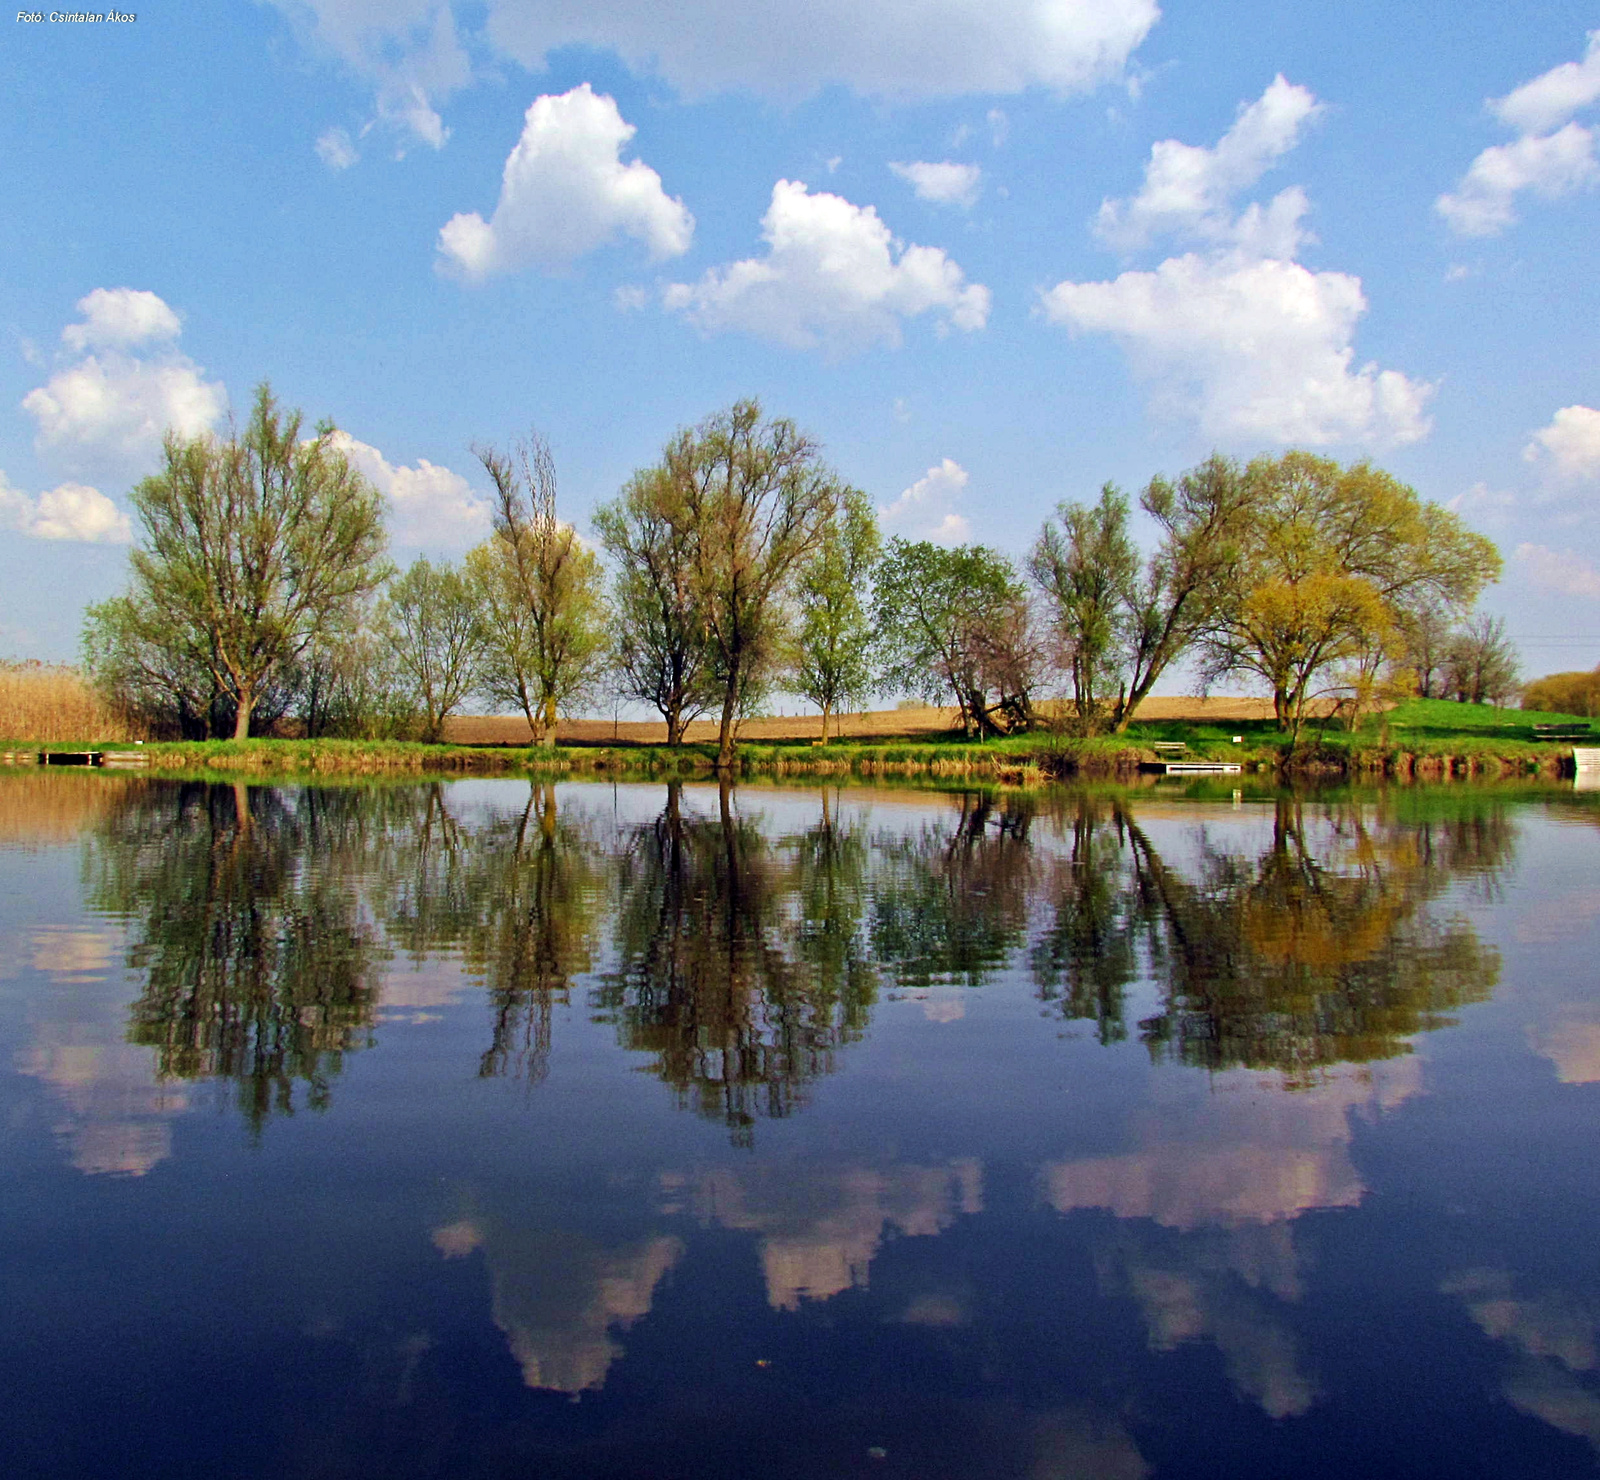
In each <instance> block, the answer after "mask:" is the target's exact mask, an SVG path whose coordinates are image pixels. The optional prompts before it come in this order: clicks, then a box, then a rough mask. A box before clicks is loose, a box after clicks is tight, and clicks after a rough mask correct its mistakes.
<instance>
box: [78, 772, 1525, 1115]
mask: <svg viewBox="0 0 1600 1480" xmlns="http://www.w3.org/2000/svg"><path fill="white" fill-rule="evenodd" d="M836 810H837V809H836V805H835V803H834V802H833V801H832V799H831V798H828V797H824V799H823V803H822V808H821V812H820V815H819V816H818V817H817V818H816V820H815V821H814V822H813V823H812V824H811V825H810V826H808V827H806V828H805V829H803V830H801V831H797V832H794V833H791V834H788V835H773V834H772V833H770V832H768V831H766V830H764V829H763V827H762V825H761V824H760V822H759V821H753V820H751V819H750V818H749V817H748V816H742V815H740V814H739V813H737V812H736V810H735V808H734V806H733V801H732V797H731V795H730V793H729V792H728V791H727V790H726V789H725V790H723V791H722V793H721V794H720V796H718V798H717V805H716V809H715V811H714V812H713V813H711V814H710V815H703V814H701V813H697V812H695V811H693V810H692V809H689V808H687V807H686V806H685V805H684V797H683V795H682V792H681V789H680V788H679V787H677V786H675V785H674V786H670V787H669V788H668V789H667V794H666V798H665V802H664V805H663V808H662V811H661V813H660V815H659V816H658V817H657V818H656V819H655V820H654V821H653V822H652V823H650V824H648V825H645V826H640V827H631V828H629V827H623V828H620V829H618V830H616V831H608V830H605V829H602V828H601V827H599V826H598V825H596V823H595V822H594V821H593V820H592V819H591V818H589V817H588V816H586V815H585V814H584V812H583V811H582V810H581V809H579V808H574V807H570V806H567V807H563V806H558V802H557V794H556V791H555V789H554V788H553V787H549V786H534V787H531V788H530V790H529V793H528V796H527V799H526V802H525V804H524V805H523V806H521V807H520V808H518V809H515V810H512V811H510V812H506V813H497V814H494V815H492V816H490V817H489V818H487V819H485V820H480V821H474V822H471V823H468V822H464V821H462V820H461V819H460V818H458V817H457V816H456V815H455V814H454V813H453V812H452V810H451V806H450V795H449V791H448V788H446V787H444V786H441V785H432V786H419V787H406V788H392V789H385V788H378V789H372V790H364V789H353V788H352V789H328V790H312V789H306V790H296V791H280V790H272V789H264V788H263V789H249V790H247V789H245V788H243V787H236V788H228V787H208V786H204V785H198V784H194V785H189V784H185V785H181V786H167V785H161V784H146V785H142V786H139V787H137V788H135V789H133V790H132V791H131V792H130V794H129V796H128V798H127V800H126V801H125V802H124V803H123V804H122V805H121V806H120V807H119V808H118V810H117V811H116V812H115V813H114V814H113V815H112V816H111V817H110V818H109V820H108V821H107V822H106V823H105V824H104V825H103V826H102V827H101V829H100V830H99V832H98V834H97V842H96V845H95V847H94V848H93V850H92V854H91V875H92V897H93V899H94V901H95V903H96V904H97V905H98V906H99V907H100V908H101V909H104V910H107V911H110V912H113V913H116V914H119V915H122V916H125V917H128V918H131V919H133V920H135V921H136V922H137V924H136V926H135V944H134V946H133V948H132V952H131V964H132V965H133V966H134V967H135V968H136V969H138V970H139V971H141V972H143V973H144V988H143V991H142V992H141V995H140V997H139V998H138V1000H137V1001H136V1002H135V1004H134V1005H133V1008H132V1011H131V1026H130V1037H131V1038H132V1039H133V1041H136V1042H139V1043H145V1044H149V1045H151V1046H153V1047H155V1048H156V1049H157V1051H158V1063H159V1066H160V1069H161V1072H162V1073H163V1074H165V1075H171V1076H177V1077H183V1078H201V1077H213V1076H217V1077H226V1078H232V1079H234V1080H236V1081H237V1082H238V1083H239V1085H240V1095H241V1100H242V1102H243V1103H244V1105H245V1106H246V1108H247V1109H248V1111H249V1113H250V1114H251V1115H252V1117H254V1118H256V1119H260V1118H263V1117H265V1116H266V1115H268V1114H270V1113H271V1112H272V1111H273V1110H275V1109H288V1108H290V1106H291V1103H292V1097H293V1086H294V1084H295V1082H296V1081H302V1082H304V1083H305V1084H306V1085H307V1086H308V1099H309V1101H310V1103H312V1104H320V1103H322V1102H323V1101H324V1100H325V1098H326V1095H327V1089H328V1080H329V1076H330V1075H331V1074H333V1073H335V1072H337V1070H338V1068H339V1066H340V1063H341V1061H342V1056H343V1054H344V1053H346V1052H348V1051H350V1050H351V1049H353V1048H356V1047H359V1046H362V1045H363V1044H364V1043H366V1042H367V1041H369V1038H370V1031H371V1026H372V1023H373V1020H374V1015H375V1012H376V1010H377V1007H378V1005H379V1000H380V988H381V981H382V973H383V968H382V963H383V961H384V960H385V959H386V955H387V951H388V949H390V948H392V949H394V950H398V951H400V952H403V953H405V954H408V955H410V956H411V957H413V959H416V960H418V961H421V960H422V959H424V958H426V957H430V956H434V955H438V954H445V955H450V956H454V957H455V958H456V959H458V960H459V961H460V962H461V963H462V964H463V965H464V967H465V969H466V972H467V974H468V975H469V976H470V977H472V978H475V979H477V980H479V981H481V982H482V984H483V985H484V987H485V989H486V991H487V993H488V998H489V1004H490V1007H491V1028H490V1034H489V1043H488V1047H487V1049H486V1050H485V1052H484V1054H483V1057H482V1060H481V1064H480V1072H481V1073H483V1074H484V1075H491V1076H492V1075H501V1074H517V1075H521V1076H524V1077H526V1078H527V1079H529V1080H530V1081H536V1080H538V1079H539V1078H541V1077H542V1076H543V1074H544V1072H545V1068H546V1064H547V1060H548V1055H549V1051H550V1035H551V1022H552V1017H553V1014H554V1011H555V1009H556V1008H557V1007H558V1006H560V1005H561V1004H564V1003H566V1002H568V1001H569V1000H570V993H571V989H572V984H573V982H574V980H575V979H583V978H587V979H588V986H589V993H590V997H589V1004H590V1006H591V1007H592V1008H593V1009H594V1010H595V1011H596V1013H597V1014H598V1016H599V1018H600V1019H601V1020H602V1021H605V1022H608V1023H610V1024H611V1025H612V1026H613V1028H614V1029H615V1032H616V1034H617V1039H618V1042H619V1043H620V1044H621V1045H622V1046H623V1047H624V1048H626V1049H629V1050H631V1051H635V1052H642V1053H645V1054H648V1055H649V1056H650V1063H651V1069H652V1071H653V1072H654V1073H655V1074H656V1075H657V1076H658V1077H660V1078H661V1079H662V1080H663V1081H664V1082H666V1083H667V1084H668V1085H670V1086H671V1087H672V1088H673V1090H674V1091H675V1093H676V1095H677V1097H678V1099H679V1101H680V1103H682V1104H684V1105H688V1106H692V1107H693V1108H695V1109H696V1110H697V1111H699V1112H700V1113H701V1114H704V1115H707V1116H709V1117H712V1118H714V1119H720V1120H723V1121H725V1122H726V1123H727V1124H728V1125H729V1126H730V1127H732V1128H733V1129H734V1132H735V1135H736V1137H739V1138H745V1137H747V1136H748V1134H749V1130H750V1127H751V1126H753V1124H754V1123H755V1121H756V1120H757V1119H759V1118H762V1117H771V1116H781V1115H784V1114H787V1113H789V1112H790V1111H791V1110H792V1109H794V1108H795V1107H797V1106H798V1105H800V1104H802V1103H804V1100H805V1097H806V1093H807V1087H808V1086H809V1085H810V1084H812V1083H813V1082H814V1081H815V1080H817V1079H818V1078H820V1077H821V1076H822V1075H824V1074H827V1073H829V1072H831V1071H832V1069H833V1067H834V1065H835V1057H836V1054H837V1051H838V1050H839V1049H840V1048H841V1047H843V1046H844V1045H846V1044H848V1043H850V1042H851V1041H853V1040H855V1039H857V1038H859V1037H860V1036H861V1034H862V1033H863V1032H864V1031H865V1028H866V1025H867V1021H868V1017H869V1013H870V1011H871V1008H872V1006H873V1004H874V1002H875V1000H876V994H877V990H878V987H879V985H880V982H887V983H891V984H894V985H897V986H902V987H911V988H921V987H927V986H931V985H933V984H939V983H942V984H954V985H967V986H978V985H981V984H982V983H984V982H985V981H987V980H989V979H990V978H991V977H992V976H994V975H995V974H996V973H998V972H1000V971H1002V970H1005V969H1009V968H1012V967H1014V966H1018V965H1022V966H1025V967H1026V969H1027V970H1028V971H1029V972H1030V973H1031V975H1032V978H1033V980H1034V983H1035V986H1036V990H1037V992H1038V994H1039V996H1040V998H1041V999H1042V1000H1043V1001H1045V1002H1047V1003H1049V1004H1051V1005H1052V1008H1053V1010H1054V1011H1056V1012H1058V1013H1059V1014H1060V1015H1061V1016H1063V1017H1065V1018H1068V1019H1075V1020H1085V1021H1089V1022H1093V1023H1094V1024H1095V1026H1096V1031H1097V1034H1098V1036H1099V1038H1100V1040H1101V1041H1102V1042H1104V1043H1111V1042H1114V1041H1117V1040H1120V1039H1123V1038H1125V1037H1126V1035H1127V1033H1128V1026H1129V1025H1128V1022H1127V1015H1126V1011H1125V1005H1124V1003H1125V997H1126V995H1127V992H1128V989H1129V988H1130V986H1132V985H1133V984H1135V983H1137V982H1139V981H1142V980H1145V979H1147V978H1148V979H1152V980H1153V981H1154V982H1155V983H1156V985H1157V987H1158V989H1159V992H1160V998H1159V1010H1158V1011H1156V1012H1155V1013H1153V1014H1152V1015H1151V1016H1149V1017H1147V1018H1145V1019H1143V1020H1142V1021H1140V1022H1139V1023H1138V1024H1137V1027H1138V1030H1139V1033H1140V1036H1141V1038H1142V1039H1143V1041H1144V1042H1145V1043H1146V1044H1148V1045H1149V1047H1150V1050H1151V1052H1152V1053H1153V1054H1156V1055H1158V1056H1162V1057H1170V1058H1172V1059H1175V1060H1177V1061H1179V1062H1183V1063H1187V1064H1192V1065H1196V1066H1201V1067H1205V1068H1208V1069H1226V1068H1231V1067H1236V1066H1245V1067H1250V1068H1259V1069H1268V1068H1270V1069H1278V1070H1282V1071H1286V1072H1287V1073H1289V1074H1290V1075H1291V1076H1293V1075H1296V1074H1300V1075H1304V1074H1307V1073H1310V1072H1313V1071H1315V1070H1317V1069H1318V1068H1320V1067H1321V1066H1324V1065H1328V1064H1332V1063H1336V1062H1341V1061H1367V1060H1371V1059H1377V1058H1385V1057H1389V1056H1392V1055H1395V1054H1398V1053H1403V1052H1404V1051H1405V1040H1406V1039H1407V1038H1408V1037H1409V1036H1410V1035H1412V1034H1415V1033H1418V1032H1421V1031H1425V1030H1427V1029H1430V1028H1433V1027H1437V1026H1439V1025H1440V1024H1441V1023H1443V1022H1445V1021H1447V1017H1446V1014H1448V1013H1449V1012H1451V1011H1452V1010H1454V1009H1455V1008H1457V1007H1459V1006H1461V1005H1463V1004H1465V1003H1468V1002H1472V1001H1477V1000H1481V999H1482V998H1483V997H1485V996H1486V995H1487V994H1488V992H1489V990H1490V989H1491V988H1492V986H1493V984H1494V981H1495V976H1496V973H1497V970H1498V959H1497V957H1496V956H1495V954H1494V952H1493V951H1492V950H1491V949H1490V948H1488V947H1485V946H1484V945H1482V944H1481V943H1480V942H1479V941H1478V939H1477V937H1476V936H1475V934H1474V933H1473V931H1472V929H1471V928H1470V926H1469V925H1467V924H1466V923H1465V922H1464V921H1461V920H1458V919H1447V918H1438V917H1436V914H1435V912H1434V911H1433V910H1431V909H1430V908H1429V906H1430V905H1431V904H1432V903H1433V902H1434V901H1436V900H1437V899H1438V898H1439V896H1440V895H1441V894H1442V892H1443V891H1444V890H1445V889H1446V887H1447V886H1449V885H1450V884H1451V883H1452V881H1454V880H1457V879H1461V878H1463V877H1469V878H1473V879H1481V878H1484V877H1490V876H1492V874H1493V872H1494V871H1496V870H1498V869H1499V868H1501V867H1503V866H1504V865H1505V864H1506V863H1507V862H1508V861H1509V858H1510V855H1511V850H1512V847H1513V836H1514V832H1513V827H1512V824H1511V823H1510V821H1509V819H1508V817H1507V816H1506V814H1505V812H1504V811H1503V810H1502V809H1501V808H1500V807H1499V806H1498V805H1497V804H1496V803H1494V802H1493V801H1492V800H1489V799H1484V800H1482V801H1481V802H1480V803H1479V804H1478V810H1476V811H1472V810H1465V811H1463V812H1462V813H1461V814H1459V815H1457V816H1455V817H1451V818H1448V819H1445V820H1436V821H1422V822H1407V821H1400V820H1397V819H1396V818H1394V817H1393V816H1390V815H1387V814H1386V813H1385V812H1384V811H1383V810H1382V809H1377V810H1374V809H1372V808H1370V807H1367V808H1363V807H1358V806H1356V805H1355V804H1337V803H1335V804H1312V803H1304V802H1301V801H1297V800H1292V799H1285V800H1283V801H1280V802H1279V803H1278V804H1277V806H1276V808H1275V810H1274V813H1273V816H1272V825H1271V832H1270V838H1269V840H1268V842H1267V844H1266V846H1265V847H1264V848H1258V849H1257V851H1256V852H1255V853H1241V852H1239V851H1236V850H1229V849H1224V848H1222V847H1219V846H1217V845H1216V844H1215V842H1214V841H1212V839H1211V838H1210V836H1209V835H1208V834H1207V833H1205V832H1204V831H1203V830H1201V831H1198V832H1197V833H1196V839H1197V841H1196V844H1195V846H1194V848H1193V849H1189V850H1186V857H1185V860H1184V861H1183V862H1182V863H1181V864H1173V863H1170V862H1169V861H1168V860H1167V859H1166V858H1164V857H1163V856H1162V853H1161V851H1160V850H1159V849H1158V848H1157V847H1156V845H1155V843H1154V842H1153V841H1152V839H1151V837H1150V835H1149V832H1148V831H1147V830H1146V828H1145V827H1143V826H1141V823H1140V820H1139V818H1138V816H1137V814H1136V811H1135V809H1134V808H1133V807H1131V806H1130V805H1129V804H1127V803H1126V802H1125V801H1124V800H1123V799H1121V798H1119V797H1115V796H1094V795H1083V796H1073V797H1063V798H1057V799H1055V800H1053V801H1051V802H1046V803H1043V804H1041V803H1038V802H1036V801H1034V800H1032V799H1026V798H1011V799H1007V800H1006V801H1005V802H1003V803H1002V802H998V801H996V800H994V799H992V798H988V797H983V796H977V795H974V796H968V797H964V798H961V799H959V800H958V801H956V802H955V803H953V804H952V805H951V807H950V810H949V811H948V812H947V813H946V814H944V815H942V816H938V817H936V818H934V819H932V820H929V821H927V822H925V823H924V825H923V826H922V828H921V829H920V830H919V831H917V832H915V833H911V834H896V835H889V834H878V833H874V832H873V831H872V830H871V828H870V827H869V825H868V822H867V821H866V820H865V814H864V813H863V812H861V811H859V810H857V811H852V812H851V813H849V814H847V815H845V816H839V815H836ZM607 943H609V948H607Z"/></svg>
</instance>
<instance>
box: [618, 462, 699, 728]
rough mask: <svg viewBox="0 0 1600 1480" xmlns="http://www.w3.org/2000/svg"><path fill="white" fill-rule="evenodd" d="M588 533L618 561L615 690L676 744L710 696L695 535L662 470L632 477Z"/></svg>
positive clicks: (670, 483)
mask: <svg viewBox="0 0 1600 1480" xmlns="http://www.w3.org/2000/svg"><path fill="white" fill-rule="evenodd" d="M594 528H595V533H596V534H598V535H599V536H600V543H601V544H602V545H603V546H604V547H605V549H606V553H607V554H608V555H610V556H611V558H612V559H613V560H614V561H615V562H616V563H617V583H616V587H615V593H616V594H615V601H616V607H617V621H616V630H615V639H614V642H613V648H612V661H613V664H614V669H615V673H616V677H617V682H618V687H619V689H620V690H621V692H622V695H623V697H625V698H629V699H639V700H642V701H643V702H644V703H646V704H649V705H652V706H653V707H654V708H655V709H656V710H658V711H659V712H660V714H661V717H662V719H664V720H665V721H666V724H667V744H668V745H681V744H682V743H683V730H684V726H685V725H687V724H688V723H689V721H690V720H692V719H694V718H696V716H698V715H699V714H701V713H702V712H703V711H704V710H705V709H706V708H707V707H708V706H709V705H710V704H711V702H712V701H713V699H714V698H715V697H716V691H715V688H714V687H713V684H712V680H711V671H710V666H709V664H708V661H707V652H706V632H705V624H704V623H703V622H702V621H701V619H700V615H699V612H698V611H697V610H696V606H695V599H694V590H693V582H694V546H695V531H694V529H693V528H692V527H691V526H690V525H689V524H688V522H687V520H686V519H685V518H683V517H682V515H681V511H679V510H678V509H677V508H676V506H675V502H674V495H673V485H672V481H671V479H669V478H668V477H667V476H666V475H665V473H664V472H663V470H662V469H660V468H649V469H646V470H645V471H643V472H640V473H636V474H635V475H634V476H633V477H632V478H630V479H629V480H628V482H627V485H626V486H625V487H624V488H623V490H622V493H621V495H620V496H619V497H618V498H616V499H615V500H613V501H612V502H611V503H609V504H603V505H602V506H601V507H600V508H599V509H597V510H596V511H595V515H594Z"/></svg>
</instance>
